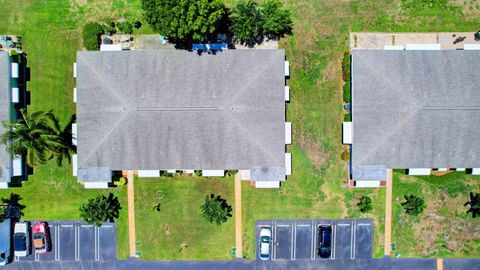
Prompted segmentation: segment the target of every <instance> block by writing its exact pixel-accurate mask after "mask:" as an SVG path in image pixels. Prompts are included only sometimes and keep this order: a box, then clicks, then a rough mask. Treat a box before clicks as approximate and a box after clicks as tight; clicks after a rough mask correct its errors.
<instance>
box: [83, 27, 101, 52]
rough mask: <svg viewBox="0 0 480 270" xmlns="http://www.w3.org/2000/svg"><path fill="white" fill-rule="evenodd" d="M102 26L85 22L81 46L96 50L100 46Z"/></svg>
mask: <svg viewBox="0 0 480 270" xmlns="http://www.w3.org/2000/svg"><path fill="white" fill-rule="evenodd" d="M102 34H103V28H102V26H101V25H100V24H98V23H87V24H85V26H83V31H82V36H83V46H84V47H85V49H87V50H89V51H96V50H98V49H99V48H100V43H101V42H102V40H101V35H102Z"/></svg>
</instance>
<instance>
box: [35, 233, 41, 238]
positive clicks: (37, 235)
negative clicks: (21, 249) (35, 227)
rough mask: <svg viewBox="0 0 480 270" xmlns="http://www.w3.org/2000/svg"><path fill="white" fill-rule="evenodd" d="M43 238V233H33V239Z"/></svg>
mask: <svg viewBox="0 0 480 270" xmlns="http://www.w3.org/2000/svg"><path fill="white" fill-rule="evenodd" d="M42 238H43V233H36V234H34V235H33V239H42Z"/></svg>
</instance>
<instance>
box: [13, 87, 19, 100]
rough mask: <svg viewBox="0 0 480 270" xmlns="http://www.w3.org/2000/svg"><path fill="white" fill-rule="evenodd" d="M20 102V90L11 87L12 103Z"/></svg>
mask: <svg viewBox="0 0 480 270" xmlns="http://www.w3.org/2000/svg"><path fill="white" fill-rule="evenodd" d="M18 102H20V90H18V87H12V103H18Z"/></svg>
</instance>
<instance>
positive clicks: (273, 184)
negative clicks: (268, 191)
mask: <svg viewBox="0 0 480 270" xmlns="http://www.w3.org/2000/svg"><path fill="white" fill-rule="evenodd" d="M255 187H256V188H279V187H280V181H255Z"/></svg>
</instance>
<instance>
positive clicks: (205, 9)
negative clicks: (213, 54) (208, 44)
mask: <svg viewBox="0 0 480 270" xmlns="http://www.w3.org/2000/svg"><path fill="white" fill-rule="evenodd" d="M142 8H143V10H144V13H143V15H144V18H145V20H146V21H147V22H148V23H149V24H150V25H151V27H152V29H153V30H154V31H157V32H158V33H159V34H161V35H163V36H166V37H167V38H168V40H169V41H170V42H172V43H175V44H177V45H184V44H190V43H192V42H204V41H206V40H208V36H210V35H213V34H215V33H217V30H218V29H219V28H220V26H221V23H222V20H224V19H225V17H226V14H227V9H226V8H225V6H224V4H223V1H222V0H196V1H191V0H142Z"/></svg>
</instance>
